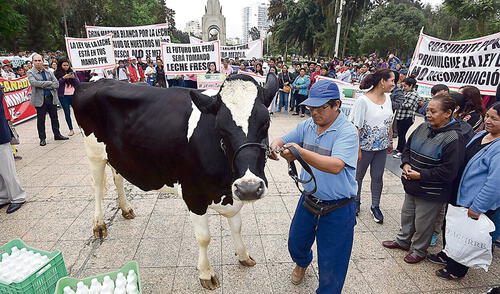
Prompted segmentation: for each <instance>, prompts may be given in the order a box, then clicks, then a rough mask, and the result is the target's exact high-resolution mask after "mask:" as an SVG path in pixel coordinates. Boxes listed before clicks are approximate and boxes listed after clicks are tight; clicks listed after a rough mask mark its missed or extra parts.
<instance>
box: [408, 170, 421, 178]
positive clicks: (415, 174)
mask: <svg viewBox="0 0 500 294" xmlns="http://www.w3.org/2000/svg"><path fill="white" fill-rule="evenodd" d="M406 177H407V178H408V179H409V180H420V179H421V178H422V175H420V173H419V172H416V171H414V170H410V171H409V172H407V173H406Z"/></svg>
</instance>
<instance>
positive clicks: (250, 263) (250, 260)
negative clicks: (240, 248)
mask: <svg viewBox="0 0 500 294" xmlns="http://www.w3.org/2000/svg"><path fill="white" fill-rule="evenodd" d="M240 264H241V265H243V266H248V267H251V266H254V265H256V264H257V262H255V260H254V259H253V258H252V257H251V256H249V257H248V259H247V260H240Z"/></svg>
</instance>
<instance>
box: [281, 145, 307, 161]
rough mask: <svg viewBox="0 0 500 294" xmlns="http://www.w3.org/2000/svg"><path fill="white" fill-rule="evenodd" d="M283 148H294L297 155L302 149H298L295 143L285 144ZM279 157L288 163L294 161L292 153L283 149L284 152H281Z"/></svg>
mask: <svg viewBox="0 0 500 294" xmlns="http://www.w3.org/2000/svg"><path fill="white" fill-rule="evenodd" d="M283 147H284V148H288V147H295V149H297V151H298V152H299V153H300V152H301V149H302V147H300V146H299V145H297V144H295V143H286V144H285V145H284V146H283ZM280 155H281V157H283V158H284V159H286V161H288V162H291V161H294V160H295V156H293V154H292V152H291V151H290V150H288V149H285V150H283V151H281V153H280Z"/></svg>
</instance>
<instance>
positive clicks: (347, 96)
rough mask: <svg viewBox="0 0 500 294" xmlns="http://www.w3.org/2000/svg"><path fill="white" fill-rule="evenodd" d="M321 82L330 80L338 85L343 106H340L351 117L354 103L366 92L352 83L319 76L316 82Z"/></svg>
mask: <svg viewBox="0 0 500 294" xmlns="http://www.w3.org/2000/svg"><path fill="white" fill-rule="evenodd" d="M319 80H328V81H332V82H334V83H335V84H337V86H338V87H339V90H340V100H341V101H342V106H340V110H341V111H342V112H344V114H345V115H349V114H350V113H351V110H352V108H353V107H354V103H355V102H356V98H358V97H359V95H362V94H363V93H364V92H365V91H361V90H360V89H359V86H355V85H353V84H351V83H346V82H343V81H341V80H337V79H332V78H329V77H324V76H317V77H316V81H319Z"/></svg>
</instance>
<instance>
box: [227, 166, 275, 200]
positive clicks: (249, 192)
mask: <svg viewBox="0 0 500 294" xmlns="http://www.w3.org/2000/svg"><path fill="white" fill-rule="evenodd" d="M232 190H233V196H234V197H236V198H238V199H239V200H241V201H252V200H258V199H261V198H263V197H264V196H265V194H266V191H267V188H266V184H265V182H264V180H262V179H261V178H259V177H257V176H256V175H254V174H253V173H252V172H251V171H250V170H247V172H246V173H245V175H244V176H243V177H241V178H239V179H237V180H236V181H234V183H233V187H232Z"/></svg>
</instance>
